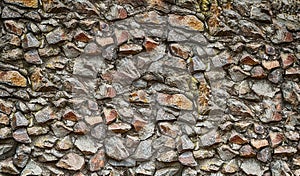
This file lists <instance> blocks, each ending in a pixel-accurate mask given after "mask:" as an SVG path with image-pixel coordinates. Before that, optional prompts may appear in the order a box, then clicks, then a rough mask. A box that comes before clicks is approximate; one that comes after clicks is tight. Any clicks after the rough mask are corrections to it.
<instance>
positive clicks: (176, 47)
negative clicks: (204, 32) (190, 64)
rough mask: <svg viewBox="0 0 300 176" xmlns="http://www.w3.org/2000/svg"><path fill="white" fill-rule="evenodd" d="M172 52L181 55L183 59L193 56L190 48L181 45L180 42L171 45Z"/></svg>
mask: <svg viewBox="0 0 300 176" xmlns="http://www.w3.org/2000/svg"><path fill="white" fill-rule="evenodd" d="M170 50H171V53H172V54H173V55H175V56H178V57H181V58H183V59H185V60H186V59H188V58H189V57H190V56H191V53H190V50H191V49H190V48H188V47H187V46H183V45H180V44H178V43H174V44H171V45H170Z"/></svg>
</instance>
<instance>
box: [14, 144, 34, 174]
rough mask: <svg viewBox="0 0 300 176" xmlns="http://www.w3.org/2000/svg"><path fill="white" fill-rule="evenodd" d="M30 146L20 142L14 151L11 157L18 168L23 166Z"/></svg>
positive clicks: (26, 160) (27, 157)
mask: <svg viewBox="0 0 300 176" xmlns="http://www.w3.org/2000/svg"><path fill="white" fill-rule="evenodd" d="M30 153H31V148H30V147H29V146H26V145H25V144H22V145H20V146H18V147H17V150H16V153H15V155H14V158H13V162H14V165H16V166H17V167H20V168H24V167H25V166H26V164H27V162H28V160H29V157H30V156H29V155H30Z"/></svg>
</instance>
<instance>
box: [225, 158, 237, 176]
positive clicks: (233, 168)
mask: <svg viewBox="0 0 300 176" xmlns="http://www.w3.org/2000/svg"><path fill="white" fill-rule="evenodd" d="M237 171H239V165H238V163H237V161H236V160H235V159H233V160H230V161H228V162H227V163H225V164H224V165H223V167H222V173H225V174H233V173H235V172H237Z"/></svg>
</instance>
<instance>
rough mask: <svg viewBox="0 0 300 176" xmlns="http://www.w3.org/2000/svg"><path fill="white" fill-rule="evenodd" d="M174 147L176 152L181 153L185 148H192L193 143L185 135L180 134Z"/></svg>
mask: <svg viewBox="0 0 300 176" xmlns="http://www.w3.org/2000/svg"><path fill="white" fill-rule="evenodd" d="M176 147H177V150H178V152H179V153H182V152H184V151H187V150H193V149H194V147H195V145H194V143H193V142H192V141H191V140H190V138H189V137H188V136H187V135H182V136H180V137H179V139H178V141H177V146H176Z"/></svg>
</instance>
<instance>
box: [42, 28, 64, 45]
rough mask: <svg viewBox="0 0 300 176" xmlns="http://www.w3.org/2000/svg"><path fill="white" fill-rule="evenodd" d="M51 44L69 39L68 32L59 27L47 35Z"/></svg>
mask: <svg viewBox="0 0 300 176" xmlns="http://www.w3.org/2000/svg"><path fill="white" fill-rule="evenodd" d="M46 39H47V42H48V43H49V44H56V43H59V42H62V41H65V40H67V39H68V36H67V34H66V33H65V31H64V30H63V29H62V28H57V29H55V30H53V31H51V32H50V33H48V34H47V35H46Z"/></svg>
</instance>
